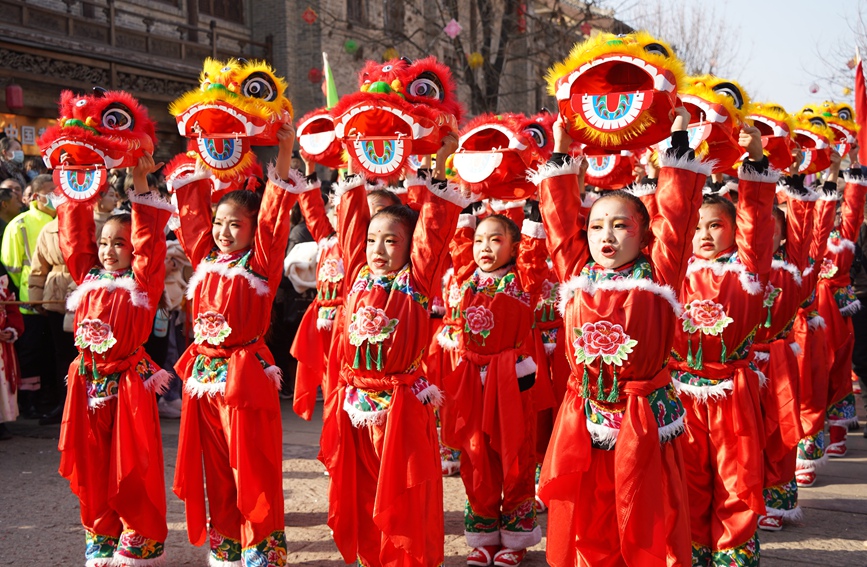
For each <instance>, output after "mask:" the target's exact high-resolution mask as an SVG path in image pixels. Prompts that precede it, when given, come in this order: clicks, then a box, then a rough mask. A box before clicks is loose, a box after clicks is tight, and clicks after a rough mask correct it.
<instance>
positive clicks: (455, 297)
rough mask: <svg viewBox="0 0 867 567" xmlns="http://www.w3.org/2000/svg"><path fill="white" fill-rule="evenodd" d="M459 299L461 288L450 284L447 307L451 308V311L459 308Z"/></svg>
mask: <svg viewBox="0 0 867 567" xmlns="http://www.w3.org/2000/svg"><path fill="white" fill-rule="evenodd" d="M461 297H462V295H461V287H460V286H459V285H458V284H456V283H454V282H452V284H451V285H450V286H449V297H448V303H449V307H451V308H452V309H455V308H457V307H460V305H461Z"/></svg>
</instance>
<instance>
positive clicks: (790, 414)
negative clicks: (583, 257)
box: [753, 162, 817, 531]
mask: <svg viewBox="0 0 867 567" xmlns="http://www.w3.org/2000/svg"><path fill="white" fill-rule="evenodd" d="M796 163H797V162H796ZM793 169H796V166H795V165H793ZM777 198H778V199H779V200H780V201H781V202H784V203H786V212H785V213H784V212H783V211H782V210H781V209H779V208H777V207H774V209H773V216H774V245H773V249H774V259H773V262H772V264H771V273H770V277H769V280H768V284H767V286H766V288H765V293H764V299H763V303H762V306H763V308H764V309H765V311H766V313H767V315H766V318H765V321H764V322H763V323H762V324H761V325H759V327H758V328H757V329H756V336H755V343H754V344H753V351H754V352H755V363H756V366H757V367H758V369H759V371H760V372H762V374H764V376H765V377H766V378H767V379H768V381H767V383H766V385H765V387H763V388H762V389H761V392H760V395H761V403H762V412H763V414H764V430H765V456H764V461H765V468H764V479H765V480H764V499H765V507H766V508H767V514H766V515H763V516H761V517H760V518H759V522H758V527H759V528H760V529H763V530H770V531H776V530H779V529H781V528H782V526H783V519H784V518H787V519H789V520H797V519H799V518H800V517H801V515H802V514H801V510H800V508H798V500H797V498H798V493H797V484H796V483H795V461H796V458H797V447H798V441H800V439H801V437H803V429H802V427H801V419H800V412H799V409H800V406H799V404H800V397H799V395H798V386H799V384H800V375H799V370H798V360H797V357H796V351H797V352H800V347H799V346H798V345H797V343H795V342H794V337H793V336H792V335H791V330H792V326H793V324H794V322H795V318H796V316H797V314H798V308H799V307H800V304H801V302H802V301H803V299H804V297H803V296H804V292H803V290H802V284H803V276H802V274H803V272H804V270H806V268H807V265H808V256H809V252H810V239H811V233H812V230H813V208H814V205H815V201H816V199H817V195H816V194H815V193H813V192H811V191H807V190H805V189H804V188H803V185H799V184H798V183H797V182H795V181H793V177H792V176H789V177H786V180H785V181H781V184H780V186H778V189H777ZM783 240H785V243H783Z"/></svg>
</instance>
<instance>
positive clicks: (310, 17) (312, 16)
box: [301, 6, 319, 25]
mask: <svg viewBox="0 0 867 567" xmlns="http://www.w3.org/2000/svg"><path fill="white" fill-rule="evenodd" d="M301 19H302V20H304V21H305V22H307V23H308V24H309V25H313V24H315V23H316V20H318V19H319V14H317V13H316V10H314V9H313V8H311V7H310V6H307V9H306V10H304V12H303V13H302V14H301Z"/></svg>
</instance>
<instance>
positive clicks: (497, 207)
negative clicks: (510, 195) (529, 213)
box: [489, 199, 527, 213]
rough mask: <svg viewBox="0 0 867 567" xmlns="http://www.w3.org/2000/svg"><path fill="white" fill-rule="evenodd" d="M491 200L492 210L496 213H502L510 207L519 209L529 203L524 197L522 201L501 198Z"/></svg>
mask: <svg viewBox="0 0 867 567" xmlns="http://www.w3.org/2000/svg"><path fill="white" fill-rule="evenodd" d="M489 202H490V204H491V210H492V211H494V212H495V213H502V212H503V211H508V210H509V209H519V208H521V207H523V206H524V205H525V204H526V203H527V200H526V199H524V200H521V201H503V200H501V199H491V200H490V201H489Z"/></svg>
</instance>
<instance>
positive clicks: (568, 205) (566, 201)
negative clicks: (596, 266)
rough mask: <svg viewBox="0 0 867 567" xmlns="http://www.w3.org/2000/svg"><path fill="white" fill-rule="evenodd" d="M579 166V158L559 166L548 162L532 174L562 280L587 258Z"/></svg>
mask: <svg viewBox="0 0 867 567" xmlns="http://www.w3.org/2000/svg"><path fill="white" fill-rule="evenodd" d="M579 166H580V162H578V161H573V162H570V163H567V164H565V165H562V166H553V165H552V164H549V165H547V166H545V167H544V168H543V169H542V170H541V171H540V172H539V173H537V174H536V176H535V177H536V185H537V186H538V187H539V206H540V208H541V209H542V224H543V225H544V226H545V232H546V234H547V244H548V252H549V253H550V255H551V261H552V262H553V263H554V273H556V274H557V279H559V280H560V281H561V282H565V281H567V280H568V279H569V278H570V277H571V276H574V275H578V273H579V272H580V271H581V268H583V267H584V264H586V263H587V260H588V258H589V257H590V250H589V248H588V246H587V230H586V225H587V217H586V213H585V212H584V210H583V209H582V207H581V196H580V194H579V189H578V169H579Z"/></svg>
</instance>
